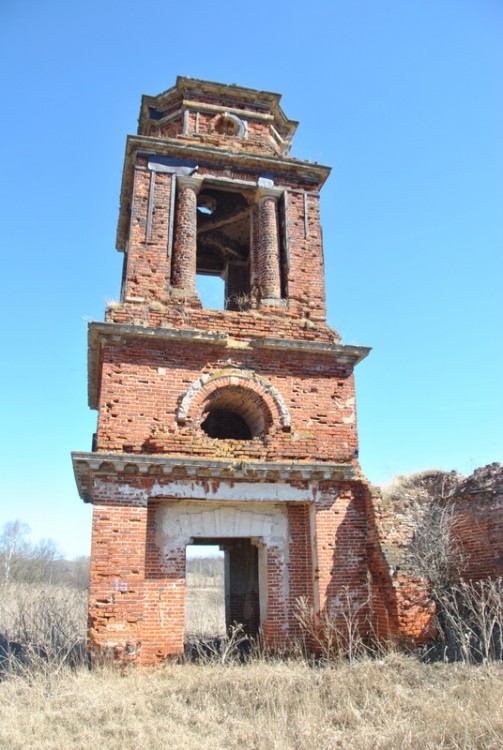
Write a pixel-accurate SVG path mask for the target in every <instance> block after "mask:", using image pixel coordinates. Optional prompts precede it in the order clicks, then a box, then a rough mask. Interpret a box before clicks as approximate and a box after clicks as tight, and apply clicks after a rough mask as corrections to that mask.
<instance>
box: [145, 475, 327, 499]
mask: <svg viewBox="0 0 503 750" xmlns="http://www.w3.org/2000/svg"><path fill="white" fill-rule="evenodd" d="M315 494H316V490H315V488H314V487H308V488H307V489H302V488H299V487H292V486H291V485H290V484H287V483H286V482H277V483H274V484H267V483H261V482H222V481H218V482H212V481H211V480H210V481H209V482H200V481H195V480H190V479H179V480H178V481H172V482H162V483H159V482H156V483H155V484H154V486H153V487H152V489H151V491H150V497H166V498H177V499H180V500H183V499H192V500H208V501H211V500H216V501H232V502H266V503H277V502H283V503H286V502H288V503H295V502H297V503H309V502H313V500H314V499H315Z"/></svg>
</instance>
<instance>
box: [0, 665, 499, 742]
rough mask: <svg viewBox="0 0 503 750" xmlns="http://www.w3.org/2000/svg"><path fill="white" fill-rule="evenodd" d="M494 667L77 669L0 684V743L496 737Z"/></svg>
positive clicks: (472, 739) (475, 739)
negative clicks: (120, 671) (124, 670)
mask: <svg viewBox="0 0 503 750" xmlns="http://www.w3.org/2000/svg"><path fill="white" fill-rule="evenodd" d="M502 678H503V674H502V668H501V665H497V664H492V665H487V666H481V667H475V666H469V665H463V664H455V665H441V664H437V665H425V664H421V663H419V662H418V661H417V660H415V659H413V658H410V657H409V658H407V657H405V656H399V655H396V654H394V655H393V654H392V655H389V656H387V657H385V658H384V659H382V660H379V661H370V660H362V661H357V662H355V663H354V664H353V665H352V666H349V665H348V664H340V665H337V666H334V667H331V668H324V669H320V668H317V667H310V666H309V665H308V664H306V663H305V662H302V661H298V662H276V663H275V662H267V661H264V660H262V661H257V662H252V663H250V664H247V665H238V664H230V665H215V664H207V665H191V664H178V665H168V666H166V667H164V668H162V669H160V670H157V671H154V672H149V671H145V670H144V671H142V670H134V669H133V670H131V671H130V672H128V673H127V674H126V675H122V676H121V675H120V674H119V673H118V672H117V671H114V670H94V671H92V672H90V671H87V670H85V669H80V670H78V671H76V672H73V673H72V672H71V671H65V672H60V673H59V674H57V675H52V676H47V675H46V676H33V677H32V679H31V680H26V679H23V678H21V677H10V678H8V679H7V680H5V681H4V682H3V683H1V684H0V747H5V748H9V749H10V750H20V749H21V748H26V747H30V748H32V750H53V749H54V750H61V749H62V748H72V749H75V750H79V749H80V748H82V749H84V748H85V749H86V750H87V748H89V747H99V748H100V750H115V749H116V748H117V750H119V748H120V750H133V748H134V750H137V748H146V749H147V748H148V750H157V748H159V750H160V749H161V748H162V749H163V750H164V749H165V748H166V747H169V748H170V749H171V750H178V749H180V750H182V748H183V750H195V749H196V748H197V750H234V749H236V750H237V749H238V748H239V750H273V749H277V750H279V749H281V750H304V749H305V750H308V749H309V750H313V749H314V750H325V749H326V750H328V749H329V748H330V749H332V748H351V750H360V749H361V750H363V749H365V750H367V749H368V748H372V749H374V750H380V749H381V748H389V749H392V750H395V749H397V748H414V750H417V749H418V748H420V749H421V750H433V749H434V748H435V750H436V749H437V748H464V749H466V750H468V749H469V748H484V749H487V750H491V749H492V748H494V750H496V749H497V750H500V748H501V747H502V746H503V711H502V697H503V689H502V688H503V682H502Z"/></svg>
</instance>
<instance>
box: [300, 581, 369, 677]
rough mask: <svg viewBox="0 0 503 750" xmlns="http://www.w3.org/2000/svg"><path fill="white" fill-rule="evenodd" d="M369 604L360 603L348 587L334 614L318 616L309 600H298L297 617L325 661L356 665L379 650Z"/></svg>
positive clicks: (311, 643) (316, 651) (331, 611)
mask: <svg viewBox="0 0 503 750" xmlns="http://www.w3.org/2000/svg"><path fill="white" fill-rule="evenodd" d="M369 604H370V600H369V598H366V599H363V600H362V599H356V598H355V597H354V595H353V594H352V592H351V590H350V589H349V587H347V586H346V587H344V589H343V590H342V592H341V594H340V596H339V597H338V599H337V602H336V605H335V606H334V607H333V608H332V609H330V610H328V609H325V610H323V611H322V612H315V610H314V609H313V607H312V606H310V605H309V604H308V602H307V600H306V599H304V598H300V599H298V600H297V606H296V610H295V617H296V618H297V620H298V622H299V624H300V626H301V629H302V632H303V633H304V636H305V638H306V640H307V641H308V644H309V645H310V646H311V648H312V649H313V650H314V652H315V654H317V655H318V656H319V657H321V659H322V660H323V661H327V662H330V661H334V660H338V659H345V660H347V661H349V662H352V661H354V660H355V659H359V658H361V657H363V656H366V655H368V654H369V653H371V652H372V651H373V650H375V647H376V643H375V641H373V639H372V637H371V633H372V628H371V623H370V617H369Z"/></svg>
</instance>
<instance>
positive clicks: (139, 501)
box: [94, 478, 149, 505]
mask: <svg viewBox="0 0 503 750" xmlns="http://www.w3.org/2000/svg"><path fill="white" fill-rule="evenodd" d="M117 495H119V497H121V498H127V499H128V500H132V501H133V502H134V503H135V505H147V502H148V498H149V493H148V492H147V490H145V489H144V488H143V487H131V485H130V484H125V483H124V484H121V485H116V484H112V483H110V482H104V481H103V480H102V479H99V478H96V479H95V480H94V497H95V501H98V500H104V499H106V498H109V497H113V498H115V497H117Z"/></svg>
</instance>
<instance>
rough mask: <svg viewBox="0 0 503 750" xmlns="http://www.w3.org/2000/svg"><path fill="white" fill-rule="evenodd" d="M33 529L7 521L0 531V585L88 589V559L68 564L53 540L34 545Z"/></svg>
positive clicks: (20, 522)
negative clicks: (51, 585) (31, 584)
mask: <svg viewBox="0 0 503 750" xmlns="http://www.w3.org/2000/svg"><path fill="white" fill-rule="evenodd" d="M29 533H30V527H29V526H28V524H26V523H23V522H22V521H20V520H19V519H17V520H15V521H8V522H7V523H6V524H4V526H3V527H2V529H1V531H0V581H1V585H2V586H3V588H5V587H7V586H8V585H9V584H11V583H49V584H51V583H53V584H63V585H68V586H73V587H75V588H78V589H85V588H87V586H88V581H89V557H87V556H84V555H81V556H79V557H76V558H75V559H74V560H65V559H63V555H62V554H61V552H60V550H59V549H58V546H57V544H56V542H55V541H54V540H53V539H42V540H40V541H39V542H36V543H34V542H31V541H30V540H29V538H28V535H29Z"/></svg>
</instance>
